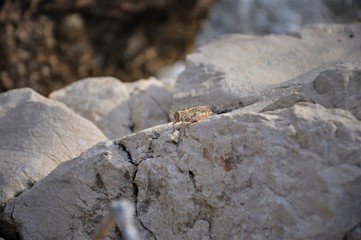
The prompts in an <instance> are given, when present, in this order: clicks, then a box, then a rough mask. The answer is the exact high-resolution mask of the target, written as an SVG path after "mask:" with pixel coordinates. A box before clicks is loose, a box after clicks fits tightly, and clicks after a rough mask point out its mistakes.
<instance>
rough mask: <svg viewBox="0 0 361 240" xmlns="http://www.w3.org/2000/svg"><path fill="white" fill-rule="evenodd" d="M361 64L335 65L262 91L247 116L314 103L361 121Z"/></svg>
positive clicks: (249, 108) (244, 109) (248, 109)
mask: <svg viewBox="0 0 361 240" xmlns="http://www.w3.org/2000/svg"><path fill="white" fill-rule="evenodd" d="M360 89H361V64H360V63H358V64H350V63H335V64H331V65H329V66H323V67H320V68H316V69H313V70H311V71H309V72H307V73H304V74H301V75H300V76H298V77H296V78H295V79H292V80H290V81H286V82H284V83H281V84H278V85H275V86H273V88H272V89H266V90H264V91H262V92H261V93H260V94H259V96H258V98H259V99H260V100H259V101H257V102H255V103H254V104H251V105H249V106H247V107H245V108H241V109H240V111H243V112H255V111H256V112H264V111H272V110H276V109H280V108H287V107H291V106H293V105H294V104H295V103H297V102H305V101H307V102H313V103H318V104H321V105H322V106H324V107H326V108H341V109H347V110H349V111H350V112H351V113H352V114H353V115H354V116H355V117H356V118H357V119H359V120H361V105H360V102H361V92H360Z"/></svg>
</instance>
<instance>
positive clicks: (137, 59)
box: [0, 0, 361, 95]
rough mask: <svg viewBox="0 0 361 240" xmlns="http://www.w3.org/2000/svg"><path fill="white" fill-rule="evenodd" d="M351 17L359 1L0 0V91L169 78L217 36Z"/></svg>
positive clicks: (357, 16)
mask: <svg viewBox="0 0 361 240" xmlns="http://www.w3.org/2000/svg"><path fill="white" fill-rule="evenodd" d="M356 21H361V1H360V0H183V1H175V0H113V1H105V0H0V92H3V91H6V90H9V89H13V88H19V87H31V88H33V89H34V90H36V91H38V92H39V93H41V94H43V95H47V94H49V93H50V92H51V91H53V90H56V89H59V88H61V87H63V86H65V85H67V84H69V83H71V82H74V81H76V80H79V79H82V78H85V77H91V76H114V77H117V78H119V79H120V80H122V81H125V82H130V81H135V80H138V79H142V78H147V77H149V76H157V75H158V76H159V77H164V76H166V77H168V76H175V75H176V74H177V73H178V72H179V71H180V70H181V69H182V67H183V63H182V60H184V59H185V56H186V55H187V54H189V53H190V52H192V51H194V49H196V48H198V47H200V46H202V45H203V44H206V43H207V42H209V41H211V40H212V39H214V38H216V37H218V36H219V35H223V34H229V33H244V34H255V35H263V34H270V33H274V34H282V33H287V32H292V31H296V30H297V29H298V28H300V27H301V26H303V25H306V24H313V23H348V22H356ZM175 63H176V65H174V64H175ZM169 66H174V67H173V68H170V69H171V70H169V71H166V70H164V69H167V67H169Z"/></svg>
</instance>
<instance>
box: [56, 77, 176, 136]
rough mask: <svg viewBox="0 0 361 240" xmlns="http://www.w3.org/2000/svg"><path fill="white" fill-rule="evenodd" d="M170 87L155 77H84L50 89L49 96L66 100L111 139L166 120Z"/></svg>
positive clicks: (68, 104)
mask: <svg viewBox="0 0 361 240" xmlns="http://www.w3.org/2000/svg"><path fill="white" fill-rule="evenodd" d="M171 88H172V84H171V83H168V84H167V83H164V82H161V81H159V80H157V79H155V78H150V79H148V80H139V81H136V82H134V83H123V82H121V81H119V80H118V79H116V78H113V77H99V78H86V79H83V80H80V81H77V82H75V83H73V84H71V85H69V86H67V87H65V88H63V89H60V90H57V91H55V92H52V93H51V94H50V95H49V98H51V99H54V100H57V101H61V102H63V103H65V104H66V105H67V106H68V107H69V108H71V109H72V110H74V111H75V112H76V113H78V114H80V115H82V116H83V117H85V118H87V119H89V120H90V121H92V122H93V123H94V124H95V125H97V126H98V127H99V128H100V129H101V130H102V131H103V132H104V134H105V135H106V136H107V137H108V138H110V139H114V138H119V137H123V136H126V135H129V134H131V133H132V132H137V131H140V130H142V129H145V128H148V127H152V126H155V125H159V124H162V123H166V122H169V116H168V112H167V110H169V109H170V107H171V101H172V95H171Z"/></svg>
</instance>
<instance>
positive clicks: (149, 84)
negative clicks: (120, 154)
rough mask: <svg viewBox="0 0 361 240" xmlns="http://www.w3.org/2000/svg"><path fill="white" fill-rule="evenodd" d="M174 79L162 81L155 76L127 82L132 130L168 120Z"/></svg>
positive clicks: (135, 130)
mask: <svg viewBox="0 0 361 240" xmlns="http://www.w3.org/2000/svg"><path fill="white" fill-rule="evenodd" d="M173 86H174V81H168V82H163V81H159V80H157V79H155V78H150V79H148V80H139V81H136V82H133V83H129V84H128V87H129V91H130V92H131V93H130V95H131V98H130V99H129V106H130V109H131V119H132V130H133V132H138V131H140V130H143V129H146V128H149V127H153V126H156V125H160V124H163V123H167V122H169V121H170V117H169V110H170V108H171V105H172V90H173Z"/></svg>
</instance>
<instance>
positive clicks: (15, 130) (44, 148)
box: [0, 88, 106, 207]
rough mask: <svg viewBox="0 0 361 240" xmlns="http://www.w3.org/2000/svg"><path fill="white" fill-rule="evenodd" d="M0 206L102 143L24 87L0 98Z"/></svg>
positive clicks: (88, 126) (84, 124)
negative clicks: (61, 164) (63, 163)
mask: <svg viewBox="0 0 361 240" xmlns="http://www.w3.org/2000/svg"><path fill="white" fill-rule="evenodd" d="M0 105H1V108H0V136H1V137H0V165H1V168H0V207H3V206H4V205H5V203H6V202H7V201H9V199H11V198H14V197H16V196H17V195H19V194H20V193H21V192H22V191H24V190H26V189H28V188H31V187H32V186H33V185H34V184H35V183H36V182H37V181H38V180H40V179H42V178H43V177H45V176H46V175H48V174H49V173H50V172H51V171H52V170H53V169H54V168H55V167H57V166H58V165H59V164H60V163H61V162H64V161H66V160H70V159H73V158H74V157H76V156H78V155H79V154H80V153H82V152H84V151H85V150H86V149H88V148H89V147H91V146H92V145H94V144H96V143H98V142H100V141H104V140H106V137H105V136H104V135H103V134H102V133H101V131H100V130H99V129H98V128H97V127H96V126H94V125H93V124H92V123H91V122H89V121H88V120H86V119H84V118H82V117H80V116H79V115H77V114H75V113H74V112H73V111H71V110H70V109H68V108H67V107H66V106H65V105H64V104H62V103H59V102H56V101H52V100H49V99H46V98H44V97H42V96H40V95H39V94H37V93H36V92H34V91H33V90H30V89H27V88H24V89H17V90H12V91H8V92H6V93H3V94H0Z"/></svg>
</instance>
